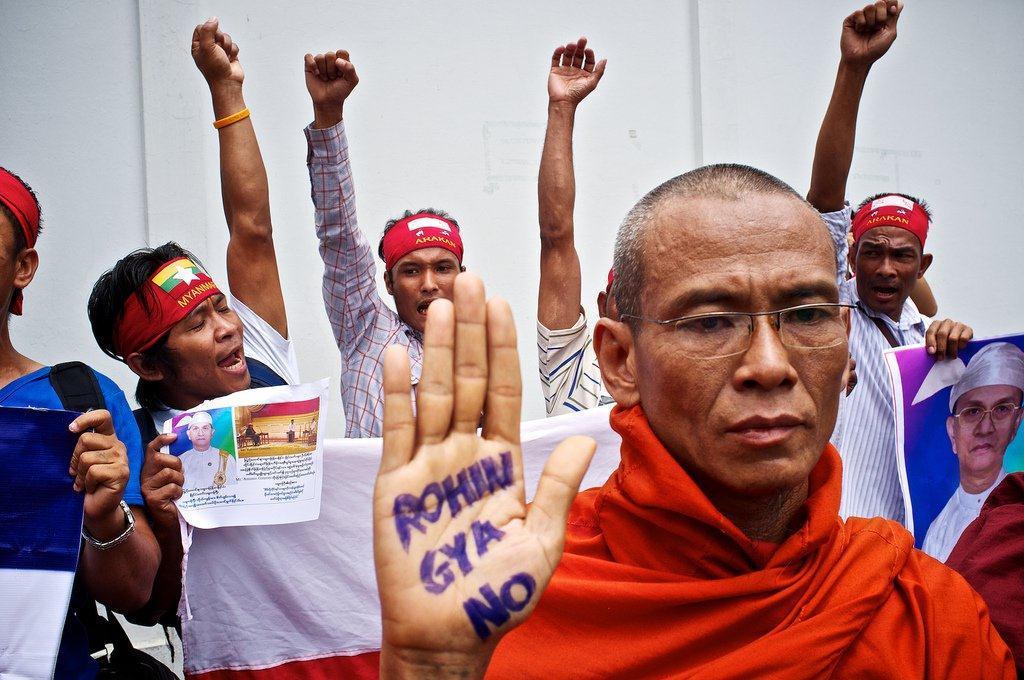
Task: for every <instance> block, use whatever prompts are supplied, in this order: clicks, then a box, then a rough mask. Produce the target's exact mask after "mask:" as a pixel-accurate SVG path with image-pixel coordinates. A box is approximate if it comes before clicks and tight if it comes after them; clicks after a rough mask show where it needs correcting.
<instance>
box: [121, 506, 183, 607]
mask: <svg viewBox="0 0 1024 680" xmlns="http://www.w3.org/2000/svg"><path fill="white" fill-rule="evenodd" d="M153 535H154V536H155V537H156V541H157V544H158V545H159V546H160V565H159V567H158V568H157V571H156V577H155V578H154V579H153V591H152V593H151V594H150V598H149V602H147V603H146V605H145V606H144V607H142V608H141V609H139V610H137V611H135V612H133V615H132V617H131V619H132V621H134V622H137V623H141V624H143V625H153V624H155V623H156V622H157V621H159V620H160V617H162V616H163V615H164V614H165V613H166V612H176V611H177V609H178V601H179V600H180V599H181V560H182V557H183V555H184V551H183V550H182V549H181V533H180V529H179V528H178V524H177V522H176V521H175V522H173V523H172V522H170V521H167V522H161V521H158V520H156V519H155V518H154V520H153Z"/></svg>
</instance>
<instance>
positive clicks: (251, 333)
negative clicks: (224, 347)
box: [150, 293, 301, 483]
mask: <svg viewBox="0 0 1024 680" xmlns="http://www.w3.org/2000/svg"><path fill="white" fill-rule="evenodd" d="M225 298H226V299H227V301H228V307H230V308H231V309H233V310H234V311H235V313H236V314H238V318H239V320H240V321H241V322H242V347H243V349H244V351H245V356H246V358H249V359H255V360H256V361H259V362H260V363H262V364H265V365H266V366H267V368H269V369H270V370H272V371H273V372H274V373H277V374H278V375H279V376H281V378H282V379H283V380H284V381H285V382H286V383H287V384H289V385H298V384H299V383H300V382H301V380H300V379H299V362H298V361H297V360H296V358H295V346H294V345H293V344H292V341H291V340H289V339H287V338H285V337H283V336H282V335H281V334H280V333H278V332H277V330H276V329H275V328H274V327H273V326H271V325H270V324H269V323H267V322H266V321H264V320H263V319H262V318H261V317H260V316H258V315H257V314H256V312H254V311H252V310H251V309H249V308H248V307H246V306H245V305H244V304H242V301H241V300H238V299H236V298H233V297H231V295H230V294H229V293H225ZM180 413H182V412H181V411H179V410H177V409H173V408H167V409H160V410H157V411H150V415H151V416H153V423H154V424H155V425H156V431H157V432H163V431H164V422H165V421H166V420H167V419H168V418H173V417H175V416H177V415H178V414H180ZM232 460H233V459H232ZM187 479H188V478H187V477H186V480H187ZM186 483H187V482H186Z"/></svg>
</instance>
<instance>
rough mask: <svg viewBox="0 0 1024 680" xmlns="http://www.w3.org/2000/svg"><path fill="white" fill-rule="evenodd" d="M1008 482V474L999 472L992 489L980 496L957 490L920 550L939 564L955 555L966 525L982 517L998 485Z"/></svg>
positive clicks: (1003, 471)
mask: <svg viewBox="0 0 1024 680" xmlns="http://www.w3.org/2000/svg"><path fill="white" fill-rule="evenodd" d="M1005 478H1006V471H1005V470H1000V471H999V476H998V477H996V481H995V482H994V483H993V484H992V486H990V487H988V488H987V489H985V490H984V491H982V492H981V493H967V492H966V491H964V487H962V486H957V487H956V491H954V492H953V495H952V496H950V497H949V500H948V501H946V507H944V508H942V512H940V513H939V514H938V516H936V517H935V519H934V520H932V523H931V526H929V527H928V533H927V534H925V536H924V544H923V545H922V546H921V550H923V551H924V552H926V553H928V554H929V555H931V556H932V557H934V558H935V559H937V560H938V561H939V562H945V561H946V560H947V559H949V553H951V552H953V548H954V547H956V542H957V541H958V540H960V534H962V533H963V532H964V529H966V528H967V525H968V524H970V523H971V522H973V521H974V520H975V519H977V518H978V515H979V514H981V506H983V505H984V504H985V500H986V499H987V498H988V495H989V494H990V493H991V492H992V489H994V488H996V487H997V486H999V483H1000V482H1001V481H1003V479H1005Z"/></svg>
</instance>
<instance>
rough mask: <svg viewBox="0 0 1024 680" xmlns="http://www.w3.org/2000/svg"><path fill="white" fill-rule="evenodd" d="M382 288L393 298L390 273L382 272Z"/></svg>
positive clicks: (393, 289)
mask: <svg viewBox="0 0 1024 680" xmlns="http://www.w3.org/2000/svg"><path fill="white" fill-rule="evenodd" d="M384 287H385V288H387V291H388V295H390V296H391V297H395V284H394V281H392V279H391V272H390V271H386V272H384Z"/></svg>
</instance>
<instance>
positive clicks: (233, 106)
mask: <svg viewBox="0 0 1024 680" xmlns="http://www.w3.org/2000/svg"><path fill="white" fill-rule="evenodd" d="M192 59H194V60H195V62H196V66H197V67H198V68H199V71H200V72H201V73H202V74H203V77H204V78H206V82H207V84H208V85H209V86H210V95H211V96H212V97H213V115H214V118H215V119H217V120H221V119H223V118H226V117H228V116H231V115H233V114H235V113H238V112H239V111H242V110H243V109H245V108H246V106H245V99H244V98H243V97H242V80H243V78H244V73H243V72H242V65H241V63H239V61H238V45H236V44H235V43H234V42H233V41H232V40H231V36H229V35H228V34H226V33H224V32H223V31H221V30H220V28H219V23H218V20H217V19H210V20H209V21H207V22H206V23H204V24H200V25H199V26H196V29H195V31H193V33H192ZM217 134H218V137H219V139H220V181H221V195H222V197H223V201H224V217H225V218H226V219H227V223H228V231H229V233H230V235H231V236H230V239H229V240H228V252H227V262H228V285H229V287H230V289H231V295H232V296H233V297H235V298H237V299H238V300H241V302H242V303H243V304H245V306H246V307H248V308H249V309H251V310H252V311H253V312H255V313H256V314H257V315H258V316H259V317H260V318H262V319H263V320H264V321H266V322H267V323H269V324H270V325H271V326H273V327H274V329H275V330H277V332H278V333H280V334H281V336H282V337H285V338H287V337H288V318H287V316H286V314H285V308H284V295H283V294H282V293H281V278H280V275H279V273H278V270H277V254H276V253H275V252H274V235H273V228H272V226H271V223H270V189H269V188H268V186H267V171H266V168H264V167H263V157H262V156H261V155H260V146H259V143H258V142H257V141H256V131H255V130H254V129H253V126H252V119H251V118H248V117H246V118H243V119H242V120H240V121H238V122H235V123H231V124H230V125H225V126H224V127H221V128H220V129H219V130H218V132H217Z"/></svg>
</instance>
